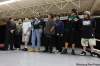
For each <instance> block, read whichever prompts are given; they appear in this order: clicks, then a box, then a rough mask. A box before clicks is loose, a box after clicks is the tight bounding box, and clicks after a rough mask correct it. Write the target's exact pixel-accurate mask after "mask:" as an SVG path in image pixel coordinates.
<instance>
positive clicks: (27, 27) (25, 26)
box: [22, 22, 31, 33]
mask: <svg viewBox="0 0 100 66" xmlns="http://www.w3.org/2000/svg"><path fill="white" fill-rule="evenodd" d="M29 28H31V22H24V23H23V25H22V29H23V33H27V31H28V30H29Z"/></svg>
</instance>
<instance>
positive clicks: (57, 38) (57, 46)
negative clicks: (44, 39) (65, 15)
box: [55, 36, 63, 52]
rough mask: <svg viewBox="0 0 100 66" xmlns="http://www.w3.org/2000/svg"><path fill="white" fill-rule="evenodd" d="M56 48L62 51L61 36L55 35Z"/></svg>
mask: <svg viewBox="0 0 100 66" xmlns="http://www.w3.org/2000/svg"><path fill="white" fill-rule="evenodd" d="M55 44H56V45H55V46H56V49H57V50H58V51H59V52H61V51H62V44H63V36H57V37H56V43H55Z"/></svg>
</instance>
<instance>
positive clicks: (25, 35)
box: [22, 18, 31, 51]
mask: <svg viewBox="0 0 100 66" xmlns="http://www.w3.org/2000/svg"><path fill="white" fill-rule="evenodd" d="M30 34H31V22H30V20H29V19H28V18H25V20H24V22H23V24H22V42H24V44H25V46H24V49H23V50H24V51H28V42H29V38H30Z"/></svg>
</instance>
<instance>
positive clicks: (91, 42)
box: [89, 38, 96, 56]
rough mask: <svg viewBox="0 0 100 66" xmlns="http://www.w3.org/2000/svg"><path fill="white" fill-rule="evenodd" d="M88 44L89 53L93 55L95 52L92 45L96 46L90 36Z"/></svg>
mask: <svg viewBox="0 0 100 66" xmlns="http://www.w3.org/2000/svg"><path fill="white" fill-rule="evenodd" d="M89 46H90V49H91V50H90V51H91V55H92V56H94V55H95V52H94V46H96V40H95V39H94V38H90V39H89Z"/></svg>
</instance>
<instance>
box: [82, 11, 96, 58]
mask: <svg viewBox="0 0 100 66" xmlns="http://www.w3.org/2000/svg"><path fill="white" fill-rule="evenodd" d="M80 27H81V44H82V47H83V50H82V52H81V54H80V55H86V52H87V50H86V49H87V47H88V46H90V53H91V55H92V56H94V46H96V40H95V27H96V21H95V19H93V18H91V13H90V12H89V11H85V12H84V18H83V19H82V20H81V21H80Z"/></svg>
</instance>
